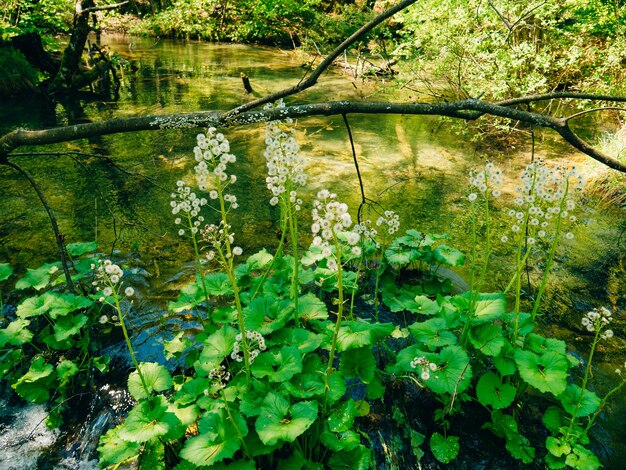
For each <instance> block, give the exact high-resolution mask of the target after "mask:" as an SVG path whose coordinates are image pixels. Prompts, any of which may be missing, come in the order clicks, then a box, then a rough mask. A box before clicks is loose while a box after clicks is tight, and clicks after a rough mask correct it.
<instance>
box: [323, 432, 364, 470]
mask: <svg viewBox="0 0 626 470" xmlns="http://www.w3.org/2000/svg"><path fill="white" fill-rule="evenodd" d="M320 440H321V441H322V444H324V445H325V446H326V447H328V448H329V449H330V450H332V451H333V452H338V451H340V450H352V449H354V448H355V447H357V446H358V445H360V444H361V436H360V435H359V434H358V433H356V432H354V431H352V430H347V431H342V432H331V431H324V432H323V433H322V434H321V436H320ZM351 468H353V467H351Z"/></svg>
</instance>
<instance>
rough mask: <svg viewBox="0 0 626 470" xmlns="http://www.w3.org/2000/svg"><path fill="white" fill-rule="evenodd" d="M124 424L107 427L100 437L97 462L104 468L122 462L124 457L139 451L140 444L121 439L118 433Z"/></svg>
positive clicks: (129, 456) (126, 457) (132, 455)
mask: <svg viewBox="0 0 626 470" xmlns="http://www.w3.org/2000/svg"><path fill="white" fill-rule="evenodd" d="M123 426H124V425H123V424H122V425H120V426H117V427H116V428H113V429H109V430H108V431H107V433H106V434H105V435H104V436H102V437H101V438H100V445H99V446H98V452H99V454H100V459H99V462H98V463H99V464H100V466H102V467H104V468H106V467H109V466H111V465H115V464H118V463H121V462H123V461H124V460H126V459H129V458H131V457H134V456H136V455H137V454H138V453H139V448H140V444H139V443H138V442H130V441H127V440H125V439H122V438H121V437H120V436H119V434H120V430H121V429H122V427H123Z"/></svg>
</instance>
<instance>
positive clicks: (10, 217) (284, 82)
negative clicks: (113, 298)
mask: <svg viewBox="0 0 626 470" xmlns="http://www.w3.org/2000/svg"><path fill="white" fill-rule="evenodd" d="M103 44H106V45H107V46H108V47H109V48H110V50H111V51H115V52H117V53H118V54H119V56H120V57H122V58H123V59H124V60H126V61H128V65H129V68H128V69H127V70H126V71H125V72H124V74H123V76H122V87H121V89H120V99H119V100H117V101H103V100H92V101H87V102H83V103H82V105H80V106H76V105H74V106H72V105H68V104H65V105H61V104H57V105H55V106H53V107H51V106H49V105H44V104H42V103H41V100H38V99H37V98H33V99H32V100H28V99H20V100H8V101H6V102H3V103H2V105H1V106H0V133H4V132H7V131H9V130H11V129H14V128H16V127H25V128H33V129H36V128H42V127H49V126H53V125H63V124H71V123H77V122H86V121H98V120H102V119H109V118H115V117H127V116H135V115H145V114H163V113H173V112H189V111H199V110H224V109H229V108H232V107H234V106H236V105H238V104H241V103H244V102H246V101H248V100H250V99H251V96H250V95H248V94H247V93H246V92H245V91H244V89H243V86H242V82H241V78H240V75H241V74H242V73H243V74H246V75H247V76H249V78H250V81H251V85H252V87H253V89H254V92H253V96H261V95H264V94H266V93H268V92H272V91H277V90H280V89H283V88H286V87H288V86H291V85H293V84H295V83H297V82H298V81H299V80H300V79H301V78H302V77H303V76H304V73H305V69H304V68H303V67H302V65H303V63H304V62H305V61H306V60H307V59H306V58H302V57H299V56H297V55H296V54H294V53H292V52H287V51H281V50H277V49H271V48H264V47H252V46H242V45H233V44H207V43H201V42H184V41H170V40H155V39H152V38H149V39H144V38H131V37H126V36H117V35H109V36H106V35H105V36H103ZM399 88H401V87H399V86H398V82H396V81H393V80H392V81H390V82H388V83H381V82H377V83H368V82H362V81H360V80H355V79H352V78H350V77H348V76H346V75H345V74H343V73H341V72H340V71H330V72H328V73H326V74H325V75H324V76H323V77H322V78H321V79H320V80H319V83H318V84H317V85H316V86H315V87H314V88H313V89H311V90H307V91H306V92H304V93H302V94H301V95H298V96H297V97H292V98H289V99H288V102H296V101H298V102H302V101H306V102H312V101H331V100H336V99H372V100H382V99H389V100H401V99H405V100H416V99H419V98H420V96H419V95H415V93H414V92H412V91H410V90H409V89H407V88H404V89H399ZM349 120H350V125H351V129H352V132H353V135H354V143H355V148H356V154H357V157H358V161H359V168H360V171H361V175H362V178H363V182H364V189H365V191H366V195H367V197H368V198H370V199H372V200H374V201H376V203H379V204H380V205H381V206H380V207H384V208H386V209H393V210H396V211H398V212H399V213H400V215H401V222H402V229H403V230H404V229H409V228H417V229H419V230H421V231H425V232H435V233H448V234H450V236H451V242H450V244H452V245H454V246H457V247H458V248H460V249H465V250H467V249H468V235H467V217H466V214H467V203H466V194H467V186H468V183H467V175H468V173H469V170H470V169H471V168H474V167H477V166H480V165H484V163H485V162H486V161H487V160H490V161H494V162H495V163H497V164H498V165H499V166H501V167H502V168H503V170H504V171H505V173H506V174H508V175H509V176H510V179H508V180H507V184H508V186H510V187H511V188H512V187H513V186H514V184H513V183H512V181H511V179H512V178H513V177H515V176H516V175H517V174H518V173H519V171H520V168H521V167H522V166H523V165H525V164H526V163H527V162H528V161H529V159H530V144H529V143H524V144H522V145H521V146H520V145H519V144H517V148H511V147H507V148H501V151H493V150H489V151H487V150H485V148H486V147H487V146H489V145H490V143H489V141H488V140H487V141H484V140H483V141H482V142H481V143H480V144H474V143H472V142H471V141H469V139H468V137H467V136H466V135H463V133H462V132H461V129H460V128H459V127H455V126H452V125H451V124H450V123H449V122H446V121H442V120H440V119H438V118H433V117H421V116H410V117H409V116H349ZM195 134H196V132H194V131H189V130H168V131H165V130H163V131H152V132H141V133H133V134H127V135H115V136H107V137H102V138H96V139H91V140H90V141H76V142H69V143H64V144H58V145H54V146H48V147H45V148H32V149H19V150H18V151H20V152H29V151H33V152H42V154H37V155H24V156H16V157H14V158H13V160H14V161H15V162H18V163H19V164H20V165H22V166H24V167H25V168H27V169H28V171H29V172H31V174H32V175H33V177H34V178H35V179H36V180H37V181H38V183H39V184H40V185H41V187H42V190H43V191H44V193H45V195H46V197H47V198H48V200H49V203H50V205H51V207H52V209H53V210H54V212H55V213H56V216H57V217H58V219H59V224H60V229H61V231H62V233H63V234H64V236H65V239H66V241H68V242H73V241H87V240H94V239H95V240H97V241H98V243H99V247H100V249H101V250H102V251H103V252H107V253H108V252H111V251H112V250H119V252H120V253H122V254H124V256H128V258H127V259H128V260H131V261H132V262H133V263H136V266H137V273H138V274H137V276H138V278H139V279H140V280H141V282H142V283H143V285H140V286H139V287H138V289H139V291H140V296H141V302H140V306H142V307H143V312H144V313H142V316H141V318H137V319H135V321H134V324H133V328H134V334H135V341H137V343H138V350H139V355H140V359H143V360H151V359H152V360H158V359H160V358H161V356H160V355H161V352H160V347H161V343H160V340H159V339H158V338H159V335H160V334H167V331H168V330H167V328H168V325H172V324H174V323H175V319H174V318H171V317H170V316H169V315H168V314H167V312H166V311H165V310H166V307H165V305H166V301H167V300H168V299H169V298H171V297H172V296H173V295H174V292H175V290H176V289H177V288H179V287H180V283H181V282H182V280H185V279H186V275H187V274H189V275H191V273H192V272H193V265H192V264H191V263H190V261H191V259H192V258H191V252H190V249H189V247H187V246H185V245H184V244H182V243H181V242H180V239H179V238H178V237H177V234H176V231H177V229H176V227H175V226H174V224H173V218H172V216H171V214H170V212H169V198H170V192H171V191H172V189H173V188H174V187H175V182H176V181H177V180H178V179H184V180H186V181H191V180H192V178H193V166H194V162H193V157H192V155H193V153H192V150H193V147H194V145H195ZM296 136H297V139H298V141H299V143H300V146H301V152H302V154H303V155H304V156H305V157H306V158H307V162H308V163H307V165H306V170H307V172H308V174H309V181H310V184H309V188H310V196H308V197H305V205H307V204H308V203H309V202H310V199H311V197H312V195H314V194H315V192H316V191H317V190H318V189H321V188H324V187H326V188H329V189H332V190H333V191H335V192H337V193H338V195H339V197H340V198H341V199H342V200H345V201H346V202H348V204H349V205H350V207H351V208H352V209H353V212H355V211H356V208H357V206H358V204H359V201H360V191H359V185H358V180H357V177H356V172H355V166H354V163H353V158H352V153H351V149H350V141H349V139H348V134H347V132H346V128H345V126H344V124H343V120H342V119H341V118H320V117H317V118H310V119H306V120H302V121H300V122H297V133H296ZM227 137H228V138H229V139H230V142H231V149H232V150H231V151H232V153H234V154H235V155H236V156H237V157H238V163H237V175H238V182H237V184H236V186H235V187H234V191H235V192H236V193H237V197H238V199H239V204H240V208H239V209H238V210H237V216H236V217H235V218H234V222H233V225H234V230H235V233H236V234H237V240H238V243H240V244H241V245H242V246H243V247H244V250H245V251H246V252H247V253H249V254H252V253H254V252H255V251H256V250H258V249H259V248H261V247H263V246H268V245H270V246H271V245H275V244H276V243H277V236H276V225H275V224H276V218H277V214H276V211H275V210H274V209H272V208H271V207H270V206H269V204H268V202H267V201H268V197H267V190H266V188H265V183H264V179H265V176H264V172H265V169H264V160H263V155H262V154H263V145H264V144H263V141H264V129H263V126H248V127H242V128H237V129H232V130H228V131H227ZM537 141H538V144H537V149H536V156H541V157H543V158H545V159H547V160H556V161H561V160H563V159H573V160H575V161H577V162H582V163H583V164H584V168H585V170H586V171H588V172H597V171H598V168H599V165H593V164H589V163H588V162H587V159H586V157H584V156H580V155H576V154H575V152H573V151H572V150H570V149H568V148H567V147H565V146H564V145H563V144H561V143H559V142H558V141H556V140H555V137H554V136H553V135H551V134H549V133H545V134H543V133H538V135H537ZM492 147H493V146H492ZM0 178H1V179H2V185H3V197H2V198H0V262H6V261H9V262H11V263H12V264H13V265H14V266H15V267H16V269H17V270H18V271H21V272H23V271H24V269H25V268H26V267H36V266H38V265H39V264H41V263H42V262H45V261H51V260H54V259H56V258H57V256H56V247H55V243H54V238H53V236H52V232H51V230H50V228H49V221H48V219H47V216H46V214H45V212H44V210H43V208H42V206H41V204H40V203H39V201H38V199H37V197H36V194H35V193H34V191H32V188H30V186H29V185H28V184H27V183H26V182H25V181H24V179H23V178H22V177H21V176H20V175H18V174H17V173H15V172H14V171H13V170H11V169H9V168H7V167H3V168H2V169H0ZM505 192H506V191H505ZM371 214H372V216H373V215H374V213H373V212H371ZM620 217H623V214H620V212H619V211H617V210H614V209H611V208H610V207H607V206H606V205H603V204H602V203H600V202H598V201H596V199H594V198H593V197H592V196H588V197H586V198H585V199H584V204H583V205H582V209H581V214H580V215H579V219H580V220H581V223H579V224H578V226H577V227H576V229H575V230H574V233H575V239H574V241H573V242H568V243H567V244H566V245H565V248H564V249H563V250H562V251H560V252H559V257H558V258H557V261H558V263H557V266H556V268H555V272H557V273H558V274H557V275H555V276H553V280H551V282H550V288H549V289H548V292H547V295H548V296H549V297H551V298H552V302H551V304H552V307H550V308H549V310H548V314H549V318H550V319H552V320H553V322H552V326H551V327H550V329H551V330H552V332H553V333H555V334H557V335H559V336H560V337H563V338H564V339H566V340H568V343H569V344H570V348H571V350H572V351H573V352H574V353H575V354H577V355H580V356H581V357H584V355H585V354H586V347H587V345H588V342H589V341H588V338H587V339H585V338H583V337H581V336H580V335H581V333H580V332H581V331H582V329H580V328H578V329H577V327H576V325H577V324H578V322H579V318H580V317H581V315H582V314H583V313H584V312H586V311H588V310H589V309H591V308H593V307H595V306H598V305H606V306H609V307H613V308H615V307H618V308H619V309H621V311H623V310H624V308H625V307H626V302H625V300H624V297H625V292H626V285H625V281H624V276H623V270H622V268H621V264H620V263H621V260H622V256H623V253H624V252H623V250H624V247H623V246H620V244H619V243H618V241H619V237H620V229H619V223H620V220H621V219H620ZM506 256H507V253H506V252H502V253H496V256H495V257H494V268H493V275H492V276H490V279H489V280H488V281H487V285H486V288H487V289H497V288H502V285H503V282H504V279H505V278H507V276H508V275H510V265H509V264H507V259H506ZM180 272H182V273H183V275H182V276H181V275H178V274H177V273H180ZM459 274H460V275H461V276H465V275H467V271H464V270H463V269H461V270H460V271H459ZM9 290H10V286H5V287H4V291H3V292H4V293H5V295H9ZM8 298H9V299H11V298H12V297H10V296H9V297H8ZM546 328H547V327H546ZM620 330H621V331H620ZM620 334H621V337H622V338H623V337H624V320H623V319H621V318H620V323H619V324H618V326H617V328H616V336H620ZM155 338H156V339H155ZM625 344H626V343H624V341H623V340H621V339H618V338H616V339H615V342H613V343H610V344H609V345H608V348H605V349H604V350H602V351H601V353H603V354H602V355H601V356H600V361H601V362H602V364H600V367H599V370H600V371H604V372H605V373H604V374H602V373H599V374H598V376H599V385H598V387H599V389H600V390H604V389H606V388H607V387H610V386H611V384H613V383H615V379H614V378H611V374H612V370H613V369H614V364H617V363H620V364H621V363H622V362H623V359H624V357H623V353H624V352H626V346H625ZM625 402H626V398H625V397H624V396H621V397H618V398H617V400H616V404H615V405H611V408H610V413H606V414H605V415H604V416H603V417H602V419H601V420H600V421H601V422H600V423H599V426H598V427H597V429H598V430H599V431H598V433H599V441H598V444H597V449H596V450H598V451H599V452H600V453H601V454H602V456H603V460H604V461H605V462H608V463H607V465H610V463H611V462H620V461H623V459H624V458H626V449H625V448H624V442H626V430H625V429H624V428H623V426H622V425H621V424H620V423H623V422H624V420H625V419H626V408H625V406H626V403H625ZM37 412H39V411H37ZM100 424H101V425H104V423H100ZM7 429H9V432H10V428H7ZM90 432H93V431H90ZM83 457H85V458H86V457H87V454H85V455H83ZM614 468H617V467H614Z"/></svg>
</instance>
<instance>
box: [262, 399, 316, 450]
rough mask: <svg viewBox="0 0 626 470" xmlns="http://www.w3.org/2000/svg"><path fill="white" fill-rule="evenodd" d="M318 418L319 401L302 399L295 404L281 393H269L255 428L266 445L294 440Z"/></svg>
mask: <svg viewBox="0 0 626 470" xmlns="http://www.w3.org/2000/svg"><path fill="white" fill-rule="evenodd" d="M316 419H317V403H315V402H312V401H301V402H298V403H295V404H293V405H290V404H289V401H288V400H287V398H286V397H285V396H283V395H281V394H279V393H276V392H270V393H268V394H267V396H266V397H265V399H264V400H263V403H262V405H261V413H260V415H259V417H258V418H257V420H256V422H255V428H256V431H257V433H258V434H259V437H260V438H261V441H263V443H264V444H266V445H273V444H276V443H277V442H278V441H287V442H293V441H294V440H295V439H296V438H297V437H298V436H300V435H301V434H303V433H304V432H305V431H306V430H307V429H308V428H309V427H310V426H311V425H312V424H313V423H314V422H315V420H316Z"/></svg>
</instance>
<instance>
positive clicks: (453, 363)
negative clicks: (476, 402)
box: [426, 345, 472, 394]
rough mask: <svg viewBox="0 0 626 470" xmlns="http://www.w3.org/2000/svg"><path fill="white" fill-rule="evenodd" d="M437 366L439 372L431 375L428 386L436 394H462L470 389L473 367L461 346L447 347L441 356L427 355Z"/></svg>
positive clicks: (427, 382) (440, 353) (436, 371)
mask: <svg viewBox="0 0 626 470" xmlns="http://www.w3.org/2000/svg"><path fill="white" fill-rule="evenodd" d="M426 358H427V359H428V360H430V361H431V362H435V363H436V364H437V370H435V371H433V372H431V373H430V378H429V379H428V380H427V381H426V386H427V387H428V388H429V389H431V390H432V391H433V392H435V393H439V394H443V393H450V394H452V393H457V394H459V393H462V392H464V391H465V390H466V389H467V387H469V384H470V381H471V378H472V367H471V366H470V361H469V356H468V355H467V353H466V352H465V350H464V349H463V348H462V347H460V346H456V345H455V346H446V347H445V348H443V349H442V350H441V351H440V352H439V354H436V355H435V354H432V355H426Z"/></svg>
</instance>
